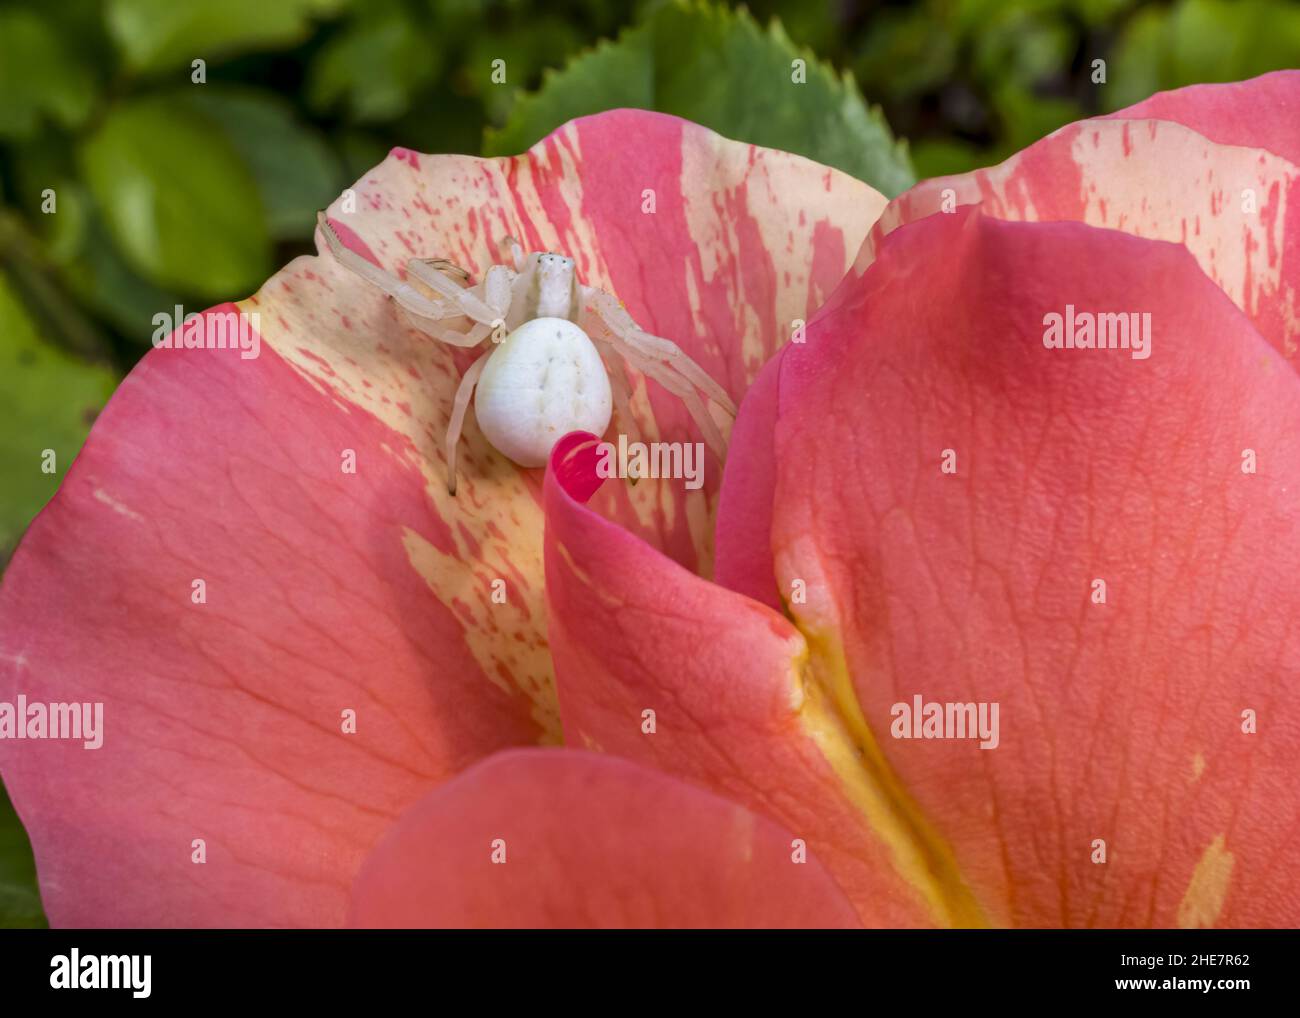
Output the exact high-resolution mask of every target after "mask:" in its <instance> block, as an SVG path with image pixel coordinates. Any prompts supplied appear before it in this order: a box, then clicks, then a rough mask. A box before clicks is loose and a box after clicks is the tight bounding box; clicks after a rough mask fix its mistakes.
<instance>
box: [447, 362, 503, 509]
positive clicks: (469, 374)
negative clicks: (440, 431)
mask: <svg viewBox="0 0 1300 1018" xmlns="http://www.w3.org/2000/svg"><path fill="white" fill-rule="evenodd" d="M490 356H492V351H491V350H488V351H486V352H485V353H483V355H482V356H480V357H479V359H478V360H476V361H475V362H474V363H473V364H471V365H470V366H469V370H467V371H466V372H465V375H464V377H462V378H461V380H460V385H458V386H457V387H456V398H455V399H454V400H452V404H451V420H449V421H448V422H447V494H449V495H454V494H456V446H457V444H459V442H460V432H461V429H462V428H463V427H464V426H465V411H467V410H468V409H469V398H470V396H472V395H473V394H474V386H475V385H477V384H478V379H479V375H481V374H483V366H484V365H485V364H487V359H488V358H489V357H490Z"/></svg>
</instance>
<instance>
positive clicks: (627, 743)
mask: <svg viewBox="0 0 1300 1018" xmlns="http://www.w3.org/2000/svg"><path fill="white" fill-rule="evenodd" d="M743 413H745V414H748V413H749V410H748V408H747V409H746V410H745V411H744V412H743ZM737 462H739V461H737ZM567 479H568V478H567V477H566V475H565V474H564V473H563V472H561V471H559V470H558V469H557V464H555V463H554V461H553V464H552V470H551V472H550V473H548V475H547V480H546V591H547V605H548V610H549V612H550V630H549V632H550V639H551V650H552V655H553V656H554V659H555V667H556V674H557V676H558V678H559V689H560V706H561V710H562V715H563V719H564V734H565V741H566V743H568V744H569V745H573V746H583V747H586V748H589V749H595V750H601V751H604V752H608V753H613V754H617V755H619V756H625V757H630V758H632V759H636V760H641V761H644V762H646V763H648V764H652V765H654V766H656V767H657V768H659V769H660V770H664V771H667V772H668V773H671V774H675V775H678V776H680V777H683V778H686V779H687V780H689V781H691V782H693V783H695V784H699V785H703V786H705V787H707V788H711V789H712V790H713V791H715V792H717V793H719V794H720V795H724V796H726V797H728V798H730V799H733V800H734V801H736V802H739V803H742V804H744V805H745V806H747V807H749V808H750V809H753V810H755V811H756V812H759V813H762V814H764V815H766V816H769V817H771V818H773V819H775V820H776V821H778V822H780V823H781V824H782V825H783V826H785V827H788V828H789V829H790V830H791V831H792V832H793V833H794V835H795V836H796V837H799V838H802V839H804V840H805V842H806V843H807V845H808V847H809V849H810V850H811V851H812V852H814V853H816V854H817V856H818V857H819V858H821V859H822V860H823V861H824V862H825V863H826V865H827V866H828V867H829V868H830V869H831V871H832V872H833V873H834V874H835V876H836V879H837V880H838V882H839V884H840V886H841V887H843V888H844V890H845V893H846V894H848V896H849V898H850V899H851V900H852V901H853V902H854V904H855V906H856V907H857V909H858V913H859V915H860V916H861V918H862V920H863V921H864V922H866V923H869V924H871V925H880V926H914V925H925V924H928V923H929V922H930V921H931V920H930V918H929V916H928V913H927V911H926V909H925V905H924V901H923V892H922V891H921V890H918V889H917V887H916V886H915V885H914V884H913V883H912V882H911V880H912V877H913V875H914V874H913V873H911V872H908V873H907V874H906V875H900V874H899V873H896V872H894V870H892V869H891V868H890V865H889V863H888V859H889V852H890V848H889V846H888V845H887V844H886V843H885V841H884V840H883V839H882V838H881V837H879V836H877V833H876V832H875V831H874V830H873V829H872V825H871V821H870V819H869V817H870V815H871V814H872V813H874V814H875V815H880V814H881V813H883V812H887V809H888V807H887V805H886V804H885V803H884V802H883V800H882V799H881V797H880V796H879V795H878V794H877V793H876V790H875V789H873V788H871V787H869V786H867V785H866V784H865V783H864V782H862V781H860V780H858V777H859V776H858V775H857V774H856V773H852V772H850V773H849V778H848V780H847V781H845V782H841V780H840V779H839V778H838V777H837V769H839V770H842V769H843V765H844V764H845V763H846V762H847V761H849V760H851V759H852V757H853V748H852V746H850V745H849V743H848V742H847V740H846V738H845V735H844V732H843V730H842V726H841V725H840V724H839V721H838V719H837V718H836V717H835V716H834V714H833V712H832V711H830V710H829V704H828V702H827V701H826V699H825V697H823V696H821V695H819V691H818V690H817V689H816V688H815V687H813V686H811V685H810V676H809V674H808V671H807V665H808V654H809V650H808V646H807V644H806V643H805V641H804V640H803V638H802V637H801V636H800V635H799V633H798V632H797V631H796V630H795V629H794V628H793V627H792V626H791V625H790V624H789V623H788V622H787V621H786V620H785V619H784V618H782V617H781V616H780V615H778V614H776V613H775V612H773V611H772V610H771V609H769V608H767V607H765V606H764V605H762V604H759V603H758V602H756V601H753V600H750V599H749V598H747V597H744V596H742V595H741V594H737V593H734V592H732V591H729V590H726V589H724V588H723V587H721V586H717V585H715V584H712V583H709V582H707V581H706V580H703V579H700V578H699V577H697V576H694V575H692V574H691V573H689V572H687V571H686V570H685V569H683V568H682V567H681V566H679V565H677V564H676V563H674V562H672V561H671V560H670V559H668V558H667V557H665V556H664V555H663V554H662V553H660V552H658V551H656V550H655V549H654V548H652V547H650V546H649V545H648V544H646V543H645V542H644V541H642V540H640V539H639V538H637V537H635V536H634V535H632V534H630V533H628V532H627V531H626V530H624V529H623V528H621V527H619V526H618V525H617V524H615V523H612V522H610V521H608V520H605V519H603V518H602V517H600V516H599V515H598V514H596V513H595V512H594V511H592V510H591V509H589V508H587V507H586V506H583V505H581V504H579V502H577V501H575V500H574V499H573V498H572V497H571V496H570V494H569V492H568V491H566V490H565V487H564V482H565V481H566V480H567ZM643 483H646V484H655V483H657V484H668V483H672V482H668V481H658V482H655V481H646V482H643ZM769 586H770V585H769ZM647 710H651V711H654V712H655V715H654V723H655V731H654V733H653V734H646V732H645V731H644V730H643V725H644V723H645V722H644V717H645V716H644V713H643V712H644V711H647ZM899 850H900V851H902V852H904V853H905V854H906V853H909V852H910V846H907V845H903V844H901V843H900V844H899ZM907 866H908V867H910V868H911V869H917V868H923V866H924V863H922V862H921V861H920V860H915V859H911V858H909V861H908V864H907ZM905 868H906V867H905Z"/></svg>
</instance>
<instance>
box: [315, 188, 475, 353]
mask: <svg viewBox="0 0 1300 1018" xmlns="http://www.w3.org/2000/svg"><path fill="white" fill-rule="evenodd" d="M316 225H317V226H318V227H320V231H321V236H322V237H324V238H325V246H326V248H327V249H328V250H329V252H330V254H331V255H333V257H334V259H335V260H336V261H337V262H338V263H339V264H340V265H342V266H343V267H344V268H345V269H347V270H349V271H350V272H353V273H355V274H356V275H358V276H360V277H361V278H362V279H364V280H365V281H366V282H367V283H369V284H370V285H371V286H374V287H375V288H376V289H378V290H381V291H382V292H383V293H385V294H387V295H388V296H389V297H390V298H391V299H392V301H393V303H394V304H396V305H397V306H398V307H399V308H401V309H402V311H403V312H404V313H405V314H406V317H407V318H408V320H409V321H410V322H411V324H412V325H414V326H415V327H416V328H417V329H419V330H420V331H421V332H423V333H425V334H427V335H430V336H432V337H433V338H434V339H437V340H441V341H442V342H444V343H449V344H451V345H452V346H477V345H478V344H479V343H480V342H481V341H482V339H483V337H482V336H478V337H473V336H470V335H469V334H467V333H463V332H457V331H456V330H455V329H451V328H448V327H447V326H446V325H445V324H444V323H445V322H446V321H447V319H449V318H458V317H461V316H462V315H464V314H465V311H464V310H463V309H462V308H461V307H460V305H459V304H458V303H453V302H451V301H447V300H435V299H430V298H429V297H426V296H425V295H424V294H422V293H420V291H418V290H417V289H415V287H413V286H411V285H410V284H409V283H404V282H402V281H401V280H400V279H398V278H397V277H396V276H394V275H393V274H392V273H390V272H385V271H384V270H383V269H381V268H380V267H379V266H378V265H375V264H374V263H373V262H371V261H369V260H367V259H365V258H363V257H361V255H359V254H357V253H356V252H355V251H353V250H352V249H351V248H349V247H347V246H346V245H344V243H343V241H342V240H341V239H340V237H339V235H338V234H337V233H335V232H334V227H332V226H331V225H330V223H329V220H328V219H326V218H325V213H324V212H318V213H317V214H316ZM442 278H443V279H444V281H445V282H446V283H447V285H448V286H451V287H453V288H454V289H458V288H456V287H455V284H453V283H452V282H451V281H450V280H447V279H446V277H442ZM461 292H464V291H461Z"/></svg>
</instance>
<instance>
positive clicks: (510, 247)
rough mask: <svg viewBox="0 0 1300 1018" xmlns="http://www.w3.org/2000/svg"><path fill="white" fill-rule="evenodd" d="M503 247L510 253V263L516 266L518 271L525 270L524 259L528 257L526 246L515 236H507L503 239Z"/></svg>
mask: <svg viewBox="0 0 1300 1018" xmlns="http://www.w3.org/2000/svg"><path fill="white" fill-rule="evenodd" d="M501 246H502V248H504V249H505V251H506V253H507V254H509V255H510V264H511V265H513V266H514V267H515V271H516V272H523V271H524V260H525V258H526V257H527V256H526V255H525V254H524V246H523V245H522V244H521V243H519V241H517V240H515V238H514V237H505V238H504V239H503V240H502V241H501Z"/></svg>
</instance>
